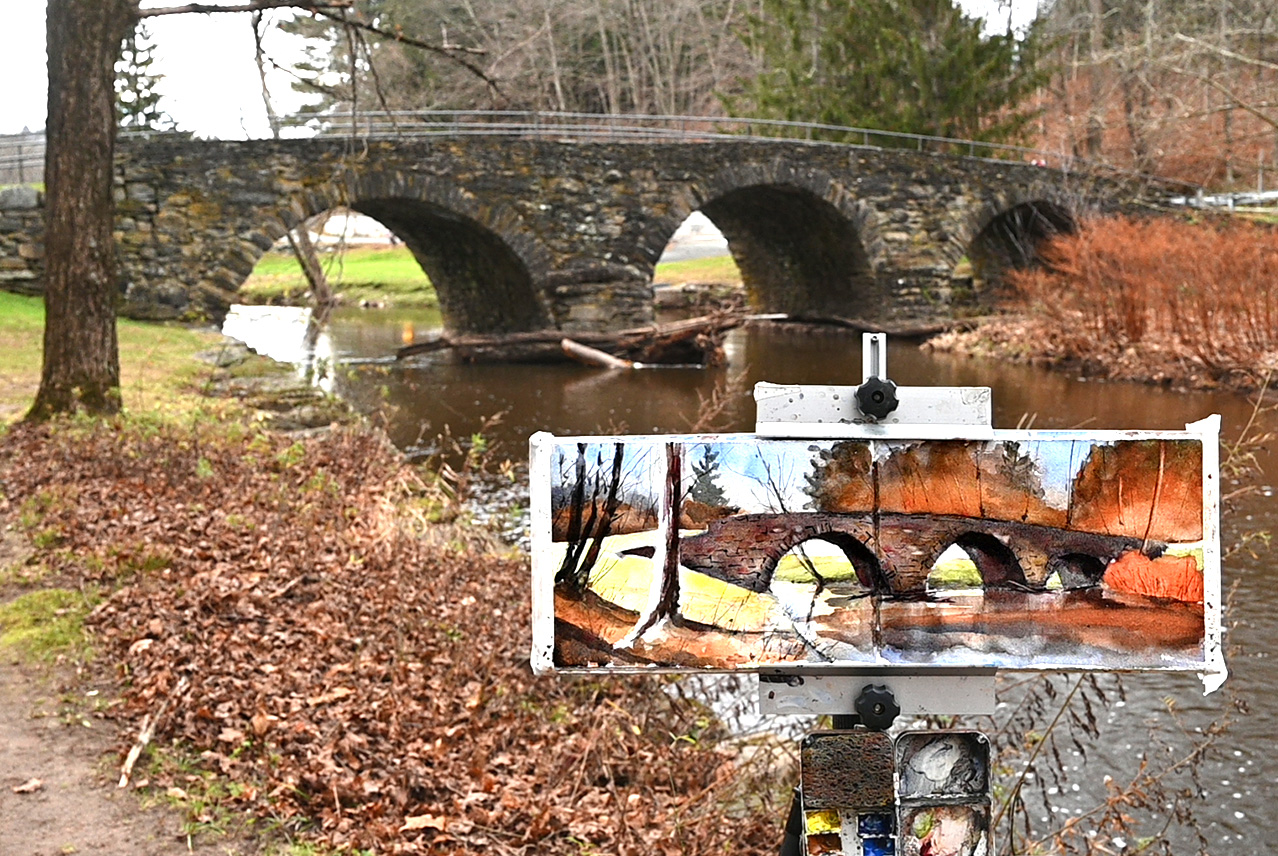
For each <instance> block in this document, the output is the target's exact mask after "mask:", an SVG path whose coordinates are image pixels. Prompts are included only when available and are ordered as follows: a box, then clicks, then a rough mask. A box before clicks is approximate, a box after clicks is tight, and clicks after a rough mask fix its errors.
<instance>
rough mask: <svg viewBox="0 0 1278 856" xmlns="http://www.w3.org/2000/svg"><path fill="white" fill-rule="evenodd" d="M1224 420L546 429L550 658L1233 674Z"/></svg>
mask: <svg viewBox="0 0 1278 856" xmlns="http://www.w3.org/2000/svg"><path fill="white" fill-rule="evenodd" d="M1206 431H1207V429H1204V432H1200V433H1194V432H1193V431H1185V432H1143V433H1137V432H1078V431H1074V432H1041V431H999V432H995V438H994V439H993V440H980V441H964V440H948V441H942V440H927V441H899V440H825V441H813V440H785V439H764V438H759V437H756V436H753V435H708V436H669V437H665V436H646V437H612V438H606V437H596V438H555V437H551V436H550V435H546V434H542V435H537V436H536V437H534V438H533V441H532V447H533V485H532V491H533V511H534V514H533V547H534V549H533V554H534V560H533V576H534V611H535V613H536V615H535V616H534V637H535V639H534V649H535V650H534V663H535V665H537V666H538V667H539V668H540V669H542V670H547V669H597V668H614V669H615V668H633V669H639V668H653V667H657V668H665V669H708V670H737V669H752V670H763V669H773V668H782V667H784V668H786V669H787V670H790V669H797V670H799V671H802V670H803V669H807V668H811V669H820V668H829V667H832V666H862V665H871V664H879V665H882V664H890V665H907V666H908V665H920V666H964V667H971V666H983V667H995V668H1004V669H1047V668H1053V669H1055V668H1088V669H1115V670H1125V669H1178V670H1196V671H1200V672H1204V673H1213V672H1215V673H1221V674H1222V676H1223V663H1221V662H1220V659H1219V608H1220V582H1219V544H1218V534H1217V531H1218V529H1217V521H1216V515H1217V506H1218V498H1217V497H1218V485H1217V482H1216V479H1217V475H1216V473H1215V471H1214V465H1215V453H1216V440H1215V436H1214V434H1207V433H1205V432H1206ZM1205 451H1206V452H1207V454H1206V457H1205Z"/></svg>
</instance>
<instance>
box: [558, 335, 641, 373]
mask: <svg viewBox="0 0 1278 856" xmlns="http://www.w3.org/2000/svg"><path fill="white" fill-rule="evenodd" d="M559 347H561V348H563V351H564V353H565V354H567V355H568V356H570V357H572V358H573V359H574V360H576V361H577V362H579V363H585V364H586V365H588V366H598V367H599V368H602V369H633V368H635V367H636V366H638V365H639V363H636V362H635V361H634V360H623V359H621V357H614V356H613V355H612V354H609V353H605V352H604V351H601V350H599V349H598V348H592V347H590V346H589V345H583V344H581V343H580V342H574V341H573V340H572V339H561V340H560V342H559Z"/></svg>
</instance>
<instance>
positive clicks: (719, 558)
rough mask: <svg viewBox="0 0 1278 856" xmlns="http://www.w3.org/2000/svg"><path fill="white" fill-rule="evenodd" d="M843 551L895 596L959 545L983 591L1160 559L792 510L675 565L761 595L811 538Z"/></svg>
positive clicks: (1088, 575) (920, 585) (1069, 541)
mask: <svg viewBox="0 0 1278 856" xmlns="http://www.w3.org/2000/svg"><path fill="white" fill-rule="evenodd" d="M813 540H816V541H825V542H828V543H831V544H833V545H835V546H836V547H839V548H840V549H841V550H842V551H843V553H844V555H845V556H846V557H847V559H848V561H849V562H850V563H851V564H852V567H853V568H854V569H855V570H856V573H857V578H858V579H859V581H860V582H861V584H862V585H863V586H865V587H866V588H868V589H871V590H873V591H877V592H881V593H890V594H898V595H911V594H921V593H923V592H924V591H926V588H927V577H928V574H929V573H930V572H931V570H932V566H933V565H934V564H935V562H936V560H937V559H938V558H939V557H940V555H941V554H942V553H944V552H945V551H946V550H947V549H949V548H950V547H951V546H953V545H958V546H959V547H960V548H962V549H963V550H964V551H966V552H967V554H968V556H969V557H970V558H971V559H972V561H973V563H975V565H976V568H977V570H978V571H980V574H981V579H982V580H983V581H984V584H985V586H986V587H987V588H1008V587H1012V588H1021V589H1031V590H1033V589H1038V590H1041V589H1042V588H1043V587H1044V586H1045V585H1046V583H1047V580H1048V578H1049V577H1050V576H1051V575H1052V574H1053V573H1059V574H1060V579H1061V583H1062V585H1063V586H1064V587H1065V588H1069V589H1073V588H1089V587H1091V586H1095V585H1098V584H1099V583H1100V580H1101V576H1102V575H1103V574H1104V572H1105V568H1106V566H1108V565H1109V563H1110V562H1112V561H1113V560H1114V559H1116V558H1118V557H1119V556H1120V555H1122V554H1123V553H1126V552H1129V551H1132V550H1142V549H1143V550H1145V551H1146V552H1149V553H1152V554H1155V555H1156V554H1158V553H1160V552H1161V548H1162V545H1159V544H1150V545H1146V544H1144V543H1143V542H1142V541H1141V540H1140V539H1138V538H1128V537H1125V536H1117V535H1100V534H1096V533H1092V532H1082V531H1077V530H1071V529H1058V528H1056V527H1053V526H1040V525H1036V524H1030V523H1019V522H1015V521H1000V520H985V519H978V518H972V517H960V516H954V515H938V514H894V513H881V514H879V515H877V517H876V516H875V515H873V514H871V513H869V512H864V513H859V514H842V513H832V512H792V513H787V514H738V515H734V516H732V517H725V518H722V519H720V520H715V521H712V522H711V523H710V524H709V526H708V527H707V529H706V531H705V532H703V533H701V534H699V535H693V536H690V537H687V538H683V539H680V542H679V561H680V563H682V564H683V565H684V566H686V567H688V568H691V569H692V570H694V571H699V572H700V573H703V574H706V575H707V576H711V577H715V578H716V579H721V580H724V581H725V582H730V583H732V584H734V585H738V586H741V587H743V588H747V589H750V590H751V591H757V592H764V591H767V590H768V587H769V585H770V584H771V583H772V575H773V573H774V572H775V571H776V568H777V563H778V562H780V561H781V558H782V557H783V556H785V554H786V553H788V552H789V551H790V550H792V549H794V548H795V547H796V546H798V545H800V544H804V543H806V542H808V541H813Z"/></svg>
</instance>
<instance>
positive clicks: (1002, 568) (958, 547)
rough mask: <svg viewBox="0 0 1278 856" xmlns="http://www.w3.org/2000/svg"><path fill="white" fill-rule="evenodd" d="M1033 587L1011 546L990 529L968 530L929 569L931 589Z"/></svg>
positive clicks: (929, 587)
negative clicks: (983, 530)
mask: <svg viewBox="0 0 1278 856" xmlns="http://www.w3.org/2000/svg"><path fill="white" fill-rule="evenodd" d="M990 588H1021V589H1025V588H1029V585H1028V583H1027V582H1026V579H1025V571H1024V569H1023V568H1022V567H1021V563H1020V561H1019V560H1018V559H1017V558H1016V554H1015V553H1013V552H1012V550H1011V548H1010V547H1008V546H1007V545H1006V544H1004V543H1003V542H1002V541H1000V540H999V539H998V538H996V537H995V536H993V535H991V534H989V533H988V532H966V533H964V534H962V535H960V536H959V537H958V538H955V539H954V540H953V541H952V542H950V544H949V546H947V547H946V548H945V549H944V550H942V551H941V553H940V554H939V555H938V556H937V559H936V561H935V562H934V563H933V564H932V569H931V571H929V572H928V577H927V590H928V591H929V592H937V593H945V592H956V591H964V590H972V589H982V590H984V589H990Z"/></svg>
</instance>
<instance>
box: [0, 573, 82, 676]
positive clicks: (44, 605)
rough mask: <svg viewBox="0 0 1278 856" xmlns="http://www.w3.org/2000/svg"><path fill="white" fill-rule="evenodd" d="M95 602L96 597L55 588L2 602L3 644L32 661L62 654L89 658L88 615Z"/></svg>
mask: <svg viewBox="0 0 1278 856" xmlns="http://www.w3.org/2000/svg"><path fill="white" fill-rule="evenodd" d="M95 601H96V597H95V596H89V595H85V594H83V593H81V592H78V591H73V590H71V589H62V588H53V589H41V590H39V591H32V592H27V593H26V594H24V595H21V596H19V597H17V598H15V599H14V600H12V601H10V602H8V603H6V604H4V605H0V647H3V648H7V649H11V650H14V651H16V652H17V653H18V654H19V655H20V656H22V657H24V658H27V659H31V660H52V659H53V658H54V657H56V656H57V655H59V654H69V655H73V656H77V657H86V656H88V654H89V644H88V640H87V639H86V638H85V635H84V617H85V616H86V615H88V614H89V610H90V609H92V608H93V606H94V603H95Z"/></svg>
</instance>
